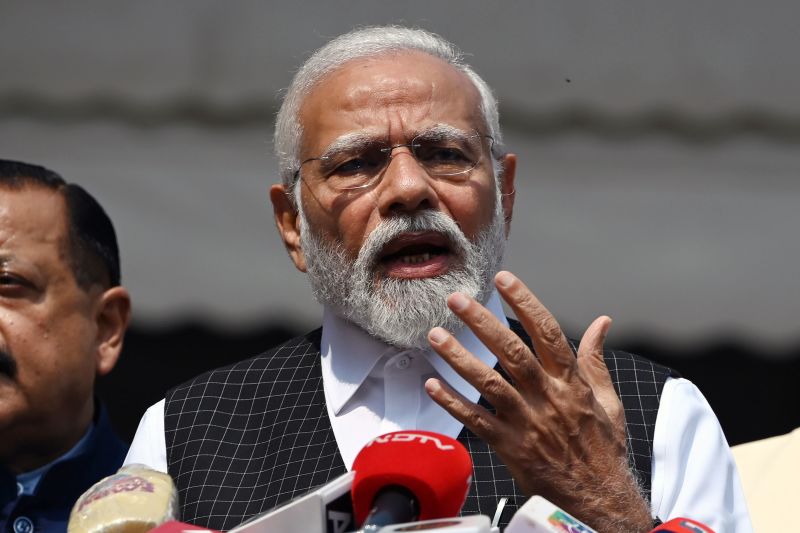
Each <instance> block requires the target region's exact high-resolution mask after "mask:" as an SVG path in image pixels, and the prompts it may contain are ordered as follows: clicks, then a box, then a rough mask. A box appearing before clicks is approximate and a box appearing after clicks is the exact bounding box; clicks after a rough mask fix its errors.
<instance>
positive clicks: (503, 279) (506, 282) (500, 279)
mask: <svg viewBox="0 0 800 533" xmlns="http://www.w3.org/2000/svg"><path fill="white" fill-rule="evenodd" d="M494 279H495V281H496V282H497V284H498V285H499V286H500V287H503V288H504V289H505V288H508V287H510V286H511V284H512V283H514V276H513V275H512V274H511V272H506V271H505V270H503V271H501V272H498V273H497V275H496V276H495V277H494Z"/></svg>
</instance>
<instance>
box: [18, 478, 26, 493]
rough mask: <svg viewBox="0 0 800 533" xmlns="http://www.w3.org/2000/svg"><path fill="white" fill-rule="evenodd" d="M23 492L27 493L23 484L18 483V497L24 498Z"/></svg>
mask: <svg viewBox="0 0 800 533" xmlns="http://www.w3.org/2000/svg"><path fill="white" fill-rule="evenodd" d="M23 492H25V487H23V486H22V483H20V482H19V481H17V496H22V493H23Z"/></svg>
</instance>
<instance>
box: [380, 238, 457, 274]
mask: <svg viewBox="0 0 800 533" xmlns="http://www.w3.org/2000/svg"><path fill="white" fill-rule="evenodd" d="M452 256H453V252H452V250H451V247H450V242H449V241H448V239H447V238H446V237H445V236H443V235H441V234H440V233H432V232H424V233H405V234H403V235H400V236H399V237H397V238H395V239H393V240H392V241H391V242H389V244H387V245H386V246H385V247H384V249H383V250H382V251H381V254H380V256H379V258H378V264H379V265H380V267H381V270H382V271H383V273H384V274H385V275H386V276H388V277H394V278H429V277H434V276H438V275H441V274H443V273H445V272H446V271H447V269H448V268H449V266H450V261H451V258H452Z"/></svg>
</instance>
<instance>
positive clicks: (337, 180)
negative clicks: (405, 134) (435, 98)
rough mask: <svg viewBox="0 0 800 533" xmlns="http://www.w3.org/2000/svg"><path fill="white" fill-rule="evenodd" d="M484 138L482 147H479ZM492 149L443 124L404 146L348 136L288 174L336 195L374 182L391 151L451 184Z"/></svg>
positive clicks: (462, 178) (479, 137)
mask: <svg viewBox="0 0 800 533" xmlns="http://www.w3.org/2000/svg"><path fill="white" fill-rule="evenodd" d="M484 139H487V140H488V143H484ZM487 144H488V146H486V145H487ZM493 145H494V139H493V138H492V137H491V136H489V135H483V134H482V133H480V132H478V131H477V130H472V131H462V130H459V129H457V128H453V127H449V126H437V127H434V128H432V129H431V130H429V131H426V132H423V133H421V134H419V135H417V136H416V137H414V138H413V139H411V142H410V143H408V144H394V145H389V146H387V145H386V143H385V142H381V141H376V140H375V139H374V138H369V137H368V136H365V135H362V134H354V135H352V136H345V137H344V138H343V139H340V140H339V141H336V142H334V144H333V145H332V146H330V147H329V148H328V150H326V152H325V153H324V154H323V155H321V156H320V157H312V158H310V159H306V160H305V161H303V162H302V163H301V164H300V168H298V169H297V172H295V174H294V180H295V182H296V181H297V179H298V177H300V178H302V179H303V180H304V181H306V183H308V182H312V183H310V184H316V183H324V184H325V185H326V186H327V187H330V188H331V189H332V190H334V191H337V192H346V191H354V190H359V189H366V188H368V187H372V186H373V185H376V184H377V183H378V182H379V181H380V179H381V177H382V176H383V172H384V170H386V167H387V166H388V165H389V161H390V160H391V159H392V157H393V154H394V151H395V150H396V149H397V148H408V149H409V150H410V152H411V155H413V157H414V159H415V160H416V161H417V163H418V164H419V165H420V167H422V168H423V169H424V170H425V171H426V172H427V173H428V174H429V175H431V176H436V177H443V178H446V179H447V180H449V181H455V182H458V181H466V180H467V179H468V178H469V172H470V171H471V170H473V169H474V168H475V167H477V166H478V164H480V162H481V160H482V159H483V156H484V153H485V152H488V153H490V154H491V151H492V148H493ZM301 172H302V173H301Z"/></svg>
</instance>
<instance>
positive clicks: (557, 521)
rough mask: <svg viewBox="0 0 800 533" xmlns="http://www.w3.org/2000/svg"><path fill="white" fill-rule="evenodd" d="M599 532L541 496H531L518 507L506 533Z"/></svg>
mask: <svg viewBox="0 0 800 533" xmlns="http://www.w3.org/2000/svg"><path fill="white" fill-rule="evenodd" d="M565 531H569V532H570V533H597V532H596V531H595V530H594V529H592V528H590V527H589V526H587V525H586V524H584V523H583V522H581V521H580V520H578V519H577V518H575V517H574V516H572V515H571V514H569V513H568V512H566V511H564V510H563V509H561V508H560V507H558V506H557V505H555V504H553V503H550V502H549V501H548V500H546V499H545V498H542V497H541V496H533V497H531V498H530V499H529V500H528V501H527V502H525V504H524V505H523V506H522V507H520V508H519V509H517V512H516V513H514V516H512V517H511V521H510V522H509V523H508V527H506V529H505V533H563V532H565Z"/></svg>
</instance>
